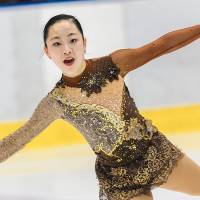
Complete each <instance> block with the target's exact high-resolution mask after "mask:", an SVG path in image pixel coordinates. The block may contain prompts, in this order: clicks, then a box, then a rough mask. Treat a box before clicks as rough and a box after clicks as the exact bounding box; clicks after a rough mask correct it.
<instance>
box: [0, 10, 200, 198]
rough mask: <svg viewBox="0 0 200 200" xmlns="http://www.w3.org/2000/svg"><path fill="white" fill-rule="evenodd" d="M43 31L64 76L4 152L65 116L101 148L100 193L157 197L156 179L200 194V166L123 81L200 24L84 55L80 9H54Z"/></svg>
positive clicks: (183, 41)
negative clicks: (72, 12) (145, 111)
mask: <svg viewBox="0 0 200 200" xmlns="http://www.w3.org/2000/svg"><path fill="white" fill-rule="evenodd" d="M43 34H44V36H43V37H44V51H45V53H46V55H47V56H48V58H50V59H52V61H53V62H54V63H55V64H56V66H57V67H58V68H59V69H60V70H61V71H62V76H61V77H60V79H59V81H58V82H56V84H55V86H54V87H53V88H52V89H51V90H50V91H49V92H48V94H47V95H46V96H44V97H43V98H42V99H41V101H40V103H39V104H38V106H37V107H36V109H35V110H34V112H33V114H32V116H31V117H30V118H29V120H28V121H27V122H26V123H25V124H24V125H23V126H21V127H20V128H19V129H17V130H16V131H15V132H14V133H12V134H10V135H8V136H7V137H5V138H3V139H2V140H1V141H0V160H1V161H4V160H6V159H7V158H8V157H10V156H11V155H13V154H14V153H15V152H17V151H18V150H20V149H21V148H23V147H24V146H25V145H26V144H27V143H28V142H30V141H31V140H32V139H33V138H34V137H36V136H37V135H38V134H39V133H40V132H41V131H42V130H44V129H45V128H46V127H47V126H48V125H49V124H50V123H52V122H53V121H54V120H56V119H63V120H66V121H67V122H69V123H71V124H72V125H73V126H74V127H76V128H77V129H78V130H79V131H80V132H81V133H82V134H83V136H84V137H85V139H86V140H87V142H88V143H89V145H90V147H91V148H92V150H93V151H94V153H95V154H96V162H95V172H96V175H97V178H98V184H99V199H100V200H133V199H134V200H153V195H152V189H153V188H155V187H162V188H165V189H170V190H174V191H177V192H182V193H185V194H189V195H194V196H200V187H199V185H200V167H199V166H198V165H197V164H196V163H195V162H194V161H192V160H191V159H190V158H189V157H188V156H187V155H186V154H185V153H184V152H183V151H182V150H180V149H179V148H178V147H177V146H175V145H174V144H172V143H171V142H170V141H169V140H168V139H167V138H166V136H165V135H164V134H163V133H161V132H160V131H159V130H158V129H157V127H156V126H154V125H153V124H152V122H151V120H149V119H145V118H144V117H143V116H142V115H141V114H140V113H139V111H138V109H137V107H136V105H135V102H134V100H133V98H132V97H131V96H130V94H129V90H128V88H127V86H126V85H125V82H124V77H125V76H126V74H127V73H129V72H131V71H133V70H134V69H136V68H138V67H141V66H142V65H144V64H145V63H147V62H149V61H150V60H152V59H154V58H157V57H159V56H161V55H164V54H166V53H169V52H172V51H175V50H177V49H180V48H181V47H183V46H186V45H187V44H189V43H191V42H192V41H194V40H196V39H198V38H199V37H200V25H195V26H192V27H188V28H184V29H180V30H176V31H172V32H169V33H167V34H165V35H163V36H162V37H160V38H158V39H156V40H154V41H152V42H151V43H149V44H146V45H144V46H142V47H139V48H134V49H133V48H129V49H118V50H115V51H113V52H111V53H110V54H108V55H105V56H102V57H97V58H91V59H85V58H84V54H85V51H86V38H85V37H84V34H83V30H82V27H81V24H80V23H79V21H78V20H77V19H76V18H75V17H74V16H71V15H65V14H60V15H56V16H54V17H52V18H51V19H50V20H49V21H48V22H47V24H46V25H45V27H44V32H43Z"/></svg>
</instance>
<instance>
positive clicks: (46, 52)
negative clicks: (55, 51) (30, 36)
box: [44, 47, 51, 59]
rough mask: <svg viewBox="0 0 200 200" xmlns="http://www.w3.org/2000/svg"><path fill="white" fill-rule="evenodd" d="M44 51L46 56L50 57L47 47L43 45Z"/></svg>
mask: <svg viewBox="0 0 200 200" xmlns="http://www.w3.org/2000/svg"><path fill="white" fill-rule="evenodd" d="M44 52H45V54H46V55H47V56H48V58H49V59H51V56H50V55H49V51H48V48H47V47H44Z"/></svg>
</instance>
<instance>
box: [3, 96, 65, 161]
mask: <svg viewBox="0 0 200 200" xmlns="http://www.w3.org/2000/svg"><path fill="white" fill-rule="evenodd" d="M61 112H62V110H61V108H60V106H59V104H58V102H57V101H56V100H55V99H54V98H52V97H51V96H50V93H48V94H47V95H46V96H45V97H43V98H42V100H41V101H40V102H39V104H38V105H37V107H36V109H35V110H34V112H33V114H32V116H31V117H30V119H29V120H28V121H27V122H26V123H25V124H24V125H23V126H21V127H20V128H18V129H17V130H16V131H15V132H14V133H12V134H9V135H8V136H6V137H5V138H3V139H2V140H1V141H0V162H2V161H4V160H6V159H7V158H8V157H10V156H11V155H13V154H14V153H15V152H17V151H18V150H20V149H21V148H22V147H24V146H25V144H27V143H29V142H30V141H31V140H32V139H33V138H34V137H35V136H37V135H38V134H39V133H40V132H41V131H43V130H44V129H45V128H46V127H47V126H48V125H49V124H50V123H51V122H53V121H54V120H56V119H58V118H61Z"/></svg>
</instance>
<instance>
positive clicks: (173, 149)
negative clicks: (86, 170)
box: [95, 131, 184, 200]
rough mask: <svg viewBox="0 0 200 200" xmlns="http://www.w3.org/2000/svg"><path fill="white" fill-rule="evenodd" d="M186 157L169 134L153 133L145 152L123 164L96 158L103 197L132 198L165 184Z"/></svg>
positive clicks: (128, 199) (110, 199)
mask: <svg viewBox="0 0 200 200" xmlns="http://www.w3.org/2000/svg"><path fill="white" fill-rule="evenodd" d="M183 156H184V153H183V152H182V150H180V149H179V148H178V147H177V146H175V145H174V144H173V143H172V142H170V141H169V140H168V139H167V138H166V136H165V135H163V134H162V133H161V132H159V131H157V132H155V133H153V136H152V139H151V141H150V145H149V147H148V149H147V152H146V153H145V155H144V156H143V157H142V159H141V158H140V159H139V160H134V161H132V162H129V163H127V164H123V165H122V166H117V167H116V166H114V167H113V166H110V165H106V164H105V163H103V162H101V159H99V158H98V156H97V158H96V163H95V171H96V175H97V179H98V181H99V187H100V189H99V199H100V200H130V199H131V198H133V197H135V196H138V195H140V194H146V195H150V190H151V189H153V188H154V187H157V186H159V185H161V184H163V183H165V182H166V181H167V179H168V177H169V175H170V174H171V172H172V170H173V168H174V167H175V166H176V165H177V162H178V161H179V160H180V159H181V158H182V157H183Z"/></svg>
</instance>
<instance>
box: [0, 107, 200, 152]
mask: <svg viewBox="0 0 200 200" xmlns="http://www.w3.org/2000/svg"><path fill="white" fill-rule="evenodd" d="M140 112H141V114H142V115H143V116H144V117H145V118H147V119H151V120H152V123H153V124H154V125H155V126H156V127H157V128H158V129H159V130H160V131H161V132H163V133H164V134H165V135H169V136H170V135H174V134H176V135H177V134H188V133H200V104H197V105H186V106H178V107H169V108H155V109H143V110H141V111H140ZM25 122H26V120H19V121H13V122H0V139H2V138H4V137H6V136H7V135H9V134H12V133H13V132H14V131H15V130H17V129H18V128H19V127H21V126H23V124H24V123H25ZM84 143H86V141H85V139H84V138H83V136H82V135H81V134H80V133H79V131H78V130H77V129H76V128H75V127H73V126H72V125H70V124H69V123H67V122H66V121H64V120H62V119H58V120H56V121H54V122H53V123H52V124H50V125H49V126H48V127H47V128H46V129H45V130H43V131H42V132H41V133H40V134H38V136H36V137H35V138H34V139H33V140H32V141H31V142H30V143H29V144H27V145H26V147H25V148H27V149H35V148H36V149H37V148H41V147H42V148H43V147H56V146H66V145H72V144H84Z"/></svg>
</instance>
